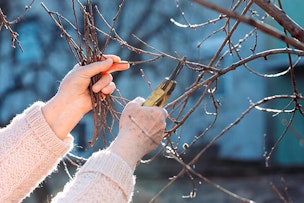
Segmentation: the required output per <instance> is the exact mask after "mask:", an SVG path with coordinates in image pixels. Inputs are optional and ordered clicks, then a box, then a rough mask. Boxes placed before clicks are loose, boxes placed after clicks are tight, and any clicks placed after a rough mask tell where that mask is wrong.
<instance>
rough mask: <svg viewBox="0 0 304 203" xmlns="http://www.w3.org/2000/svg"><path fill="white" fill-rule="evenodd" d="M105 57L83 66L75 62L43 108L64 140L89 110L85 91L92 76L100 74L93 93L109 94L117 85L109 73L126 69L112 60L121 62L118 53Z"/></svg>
mask: <svg viewBox="0 0 304 203" xmlns="http://www.w3.org/2000/svg"><path fill="white" fill-rule="evenodd" d="M104 57H105V58H106V60H104V61H100V62H95V63H91V64H89V65H86V66H79V65H76V66H75V67H74V68H73V69H72V70H71V71H70V72H69V73H68V74H67V75H66V76H65V77H64V79H63V80H62V82H61V84H60V87H59V90H58V92H57V94H56V95H55V96H54V97H53V98H52V99H51V100H50V101H48V102H47V103H46V105H45V106H44V107H43V108H42V112H43V114H44V116H45V119H46V121H47V122H48V124H49V125H50V127H51V128H52V129H53V131H54V132H55V134H56V135H57V136H58V137H59V138H60V139H62V140H65V139H66V138H67V137H66V136H67V135H68V133H69V132H70V131H71V130H72V129H73V128H74V127H75V125H76V124H77V123H78V122H79V121H80V119H81V118H82V117H83V115H84V114H86V113H87V112H88V111H90V110H91V109H92V102H91V97H90V94H89V90H88V87H89V84H90V81H91V77H93V76H94V75H97V74H102V77H101V79H100V80H99V81H97V82H96V83H95V84H94V85H93V87H92V90H93V92H96V93H97V92H102V93H104V94H111V93H113V91H114V90H115V88H116V86H115V84H114V83H113V82H112V80H113V78H112V76H111V75H110V73H111V72H114V71H122V70H126V69H128V68H129V64H128V63H121V64H119V63H114V62H120V61H121V60H120V58H119V57H118V56H115V55H105V56H104Z"/></svg>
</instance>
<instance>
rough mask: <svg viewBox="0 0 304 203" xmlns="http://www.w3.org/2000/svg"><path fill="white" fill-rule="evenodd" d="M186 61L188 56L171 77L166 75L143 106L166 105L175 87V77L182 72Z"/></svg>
mask: <svg viewBox="0 0 304 203" xmlns="http://www.w3.org/2000/svg"><path fill="white" fill-rule="evenodd" d="M185 61H186V57H183V58H182V60H181V61H180V62H179V63H178V65H177V67H176V68H175V70H174V71H173V73H172V74H171V75H170V76H169V77H166V78H165V79H164V80H163V81H162V83H161V84H160V85H159V86H158V87H157V88H156V89H155V90H154V91H153V92H152V93H151V94H150V96H148V98H147V99H146V101H145V102H144V103H143V106H158V107H162V106H164V104H165V103H166V102H167V101H168V99H169V97H170V96H171V94H172V92H173V90H174V89H175V86H176V81H175V79H176V77H177V76H178V74H179V73H180V71H181V69H182V68H183V67H184V64H185Z"/></svg>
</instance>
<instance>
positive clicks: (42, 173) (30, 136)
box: [0, 102, 72, 202]
mask: <svg viewBox="0 0 304 203" xmlns="http://www.w3.org/2000/svg"><path fill="white" fill-rule="evenodd" d="M42 106H43V103H41V102H39V103H35V104H34V105H33V106H32V107H30V108H29V109H27V110H26V111H25V112H24V113H23V114H21V115H18V116H16V117H15V118H14V119H13V121H12V123H11V124H10V125H9V126H7V127H6V128H4V129H1V131H0V143H1V148H0V202H18V201H21V200H22V199H23V198H24V197H26V196H27V195H28V194H29V193H30V192H31V191H32V190H33V189H34V188H35V187H36V186H38V184H39V183H40V182H41V181H42V180H43V179H44V178H45V177H46V176H47V175H48V174H50V173H51V172H52V171H53V170H54V168H55V167H56V166H57V164H58V163H59V161H60V159H61V157H62V156H64V155H65V154H66V153H67V152H68V151H69V150H70V148H71V146H72V144H71V142H63V141H61V140H60V139H58V138H57V136H56V135H55V134H54V132H53V131H52V130H51V128H50V127H49V126H48V124H47V123H46V121H45V119H44V117H43V114H42V112H41V107H42Z"/></svg>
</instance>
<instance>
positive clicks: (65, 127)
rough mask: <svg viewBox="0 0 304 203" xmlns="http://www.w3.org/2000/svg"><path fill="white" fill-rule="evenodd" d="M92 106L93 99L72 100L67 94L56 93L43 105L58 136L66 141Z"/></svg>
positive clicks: (46, 116)
mask: <svg viewBox="0 0 304 203" xmlns="http://www.w3.org/2000/svg"><path fill="white" fill-rule="evenodd" d="M84 106H85V107H84ZM86 106H87V107H86ZM90 106H91V101H90V100H87V99H85V100H73V101H70V100H69V99H67V98H66V97H65V96H62V95H56V96H54V97H53V98H52V99H51V100H49V101H48V102H47V103H46V105H45V106H43V107H42V112H43V114H44V117H45V119H46V121H47V123H48V124H49V125H50V127H51V129H52V130H53V131H54V132H55V134H56V135H57V137H58V138H60V139H61V140H63V141H65V140H67V139H69V137H67V135H68V134H69V133H70V132H71V131H72V130H73V128H74V127H75V126H76V125H77V123H78V122H79V121H80V120H81V118H82V117H83V115H84V114H85V113H87V111H88V110H89V109H90Z"/></svg>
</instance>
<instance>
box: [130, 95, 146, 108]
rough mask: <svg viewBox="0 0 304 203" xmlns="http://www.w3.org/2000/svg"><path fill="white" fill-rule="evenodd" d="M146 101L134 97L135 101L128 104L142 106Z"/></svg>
mask: <svg viewBox="0 0 304 203" xmlns="http://www.w3.org/2000/svg"><path fill="white" fill-rule="evenodd" d="M145 101H146V100H145V99H144V98H142V97H136V98H135V99H133V100H132V101H131V102H130V103H135V104H138V105H140V106H141V105H142V104H143V103H144V102H145Z"/></svg>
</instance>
